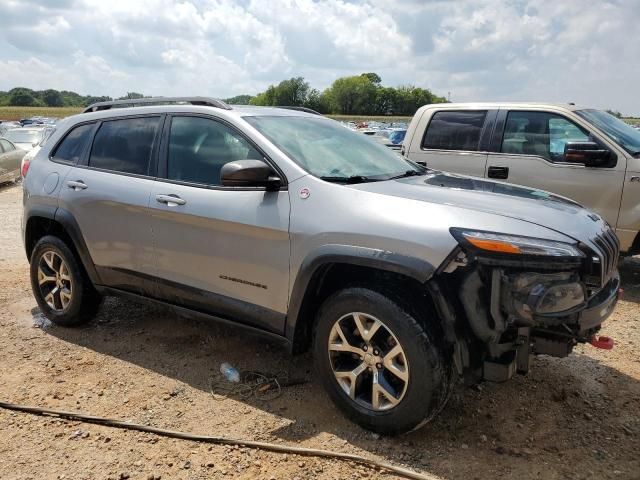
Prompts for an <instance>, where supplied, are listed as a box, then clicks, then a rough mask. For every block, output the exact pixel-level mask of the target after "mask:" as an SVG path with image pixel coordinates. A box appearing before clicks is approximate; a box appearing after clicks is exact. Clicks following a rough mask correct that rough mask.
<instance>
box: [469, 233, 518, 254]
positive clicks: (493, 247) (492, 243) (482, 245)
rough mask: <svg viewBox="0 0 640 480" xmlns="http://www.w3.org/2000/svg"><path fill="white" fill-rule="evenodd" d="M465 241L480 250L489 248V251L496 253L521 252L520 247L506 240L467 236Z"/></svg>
mask: <svg viewBox="0 0 640 480" xmlns="http://www.w3.org/2000/svg"><path fill="white" fill-rule="evenodd" d="M467 241H468V242H469V243H470V244H471V245H473V246H474V247H478V248H479V249H481V250H489V251H491V252H498V253H522V252H521V250H520V248H518V247H516V246H515V245H513V244H511V243H507V242H500V241H498V240H487V239H484V238H473V237H467Z"/></svg>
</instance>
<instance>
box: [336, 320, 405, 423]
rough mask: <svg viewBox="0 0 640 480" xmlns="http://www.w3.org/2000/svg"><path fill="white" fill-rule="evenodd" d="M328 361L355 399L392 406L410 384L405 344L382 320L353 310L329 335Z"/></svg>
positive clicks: (369, 404) (366, 404) (377, 408)
mask: <svg viewBox="0 0 640 480" xmlns="http://www.w3.org/2000/svg"><path fill="white" fill-rule="evenodd" d="M328 349H329V361H330V363H331V369H332V370H333V374H334V376H335V379H336V381H337V382H338V385H340V388H342V390H343V391H344V392H345V393H346V394H347V395H348V396H349V397H350V398H351V399H352V400H353V401H355V402H356V403H358V404H360V405H361V406H363V407H365V408H367V409H370V410H374V411H384V410H390V409H392V408H394V407H395V406H397V405H398V404H399V403H400V402H401V401H402V398H403V397H404V395H405V393H406V391H407V386H408V385H409V364H408V362H407V357H406V355H405V353H404V350H403V348H402V345H400V342H399V341H398V339H397V338H396V336H395V335H394V333H393V332H392V331H391V329H390V328H389V327H387V326H386V325H385V324H384V323H383V322H382V321H380V320H379V319H377V318H376V317H374V316H372V315H369V314H366V313H361V312H353V313H349V314H347V315H344V316H343V317H341V318H340V319H338V320H337V321H336V322H335V324H334V325H333V327H332V328H331V333H330V335H329V345H328Z"/></svg>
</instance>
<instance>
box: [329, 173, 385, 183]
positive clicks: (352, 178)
mask: <svg viewBox="0 0 640 480" xmlns="http://www.w3.org/2000/svg"><path fill="white" fill-rule="evenodd" d="M320 178H321V179H322V180H324V181H326V182H333V183H346V184H354V183H366V182H377V181H378V180H377V179H374V178H369V177H365V176H363V175H352V176H350V177H320Z"/></svg>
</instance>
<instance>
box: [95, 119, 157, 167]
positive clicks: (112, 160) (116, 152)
mask: <svg viewBox="0 0 640 480" xmlns="http://www.w3.org/2000/svg"><path fill="white" fill-rule="evenodd" d="M159 123H160V117H146V118H124V119H121V120H111V121H108V122H104V123H103V124H102V125H101V126H100V129H99V130H98V133H96V137H95V139H94V140H93V147H92V148H91V155H90V157H89V166H90V167H94V168H101V169H103V170H112V171H115V172H122V173H133V174H137V175H147V174H148V173H149V161H150V159H151V150H152V149H153V142H154V139H155V136H156V130H157V128H158V125H159Z"/></svg>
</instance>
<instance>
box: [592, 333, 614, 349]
mask: <svg viewBox="0 0 640 480" xmlns="http://www.w3.org/2000/svg"><path fill="white" fill-rule="evenodd" d="M589 343H590V344H591V345H593V346H594V347H596V348H601V349H602V350H611V349H613V338H611V337H596V336H595V335H594V336H593V337H591V340H590V341H589Z"/></svg>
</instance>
